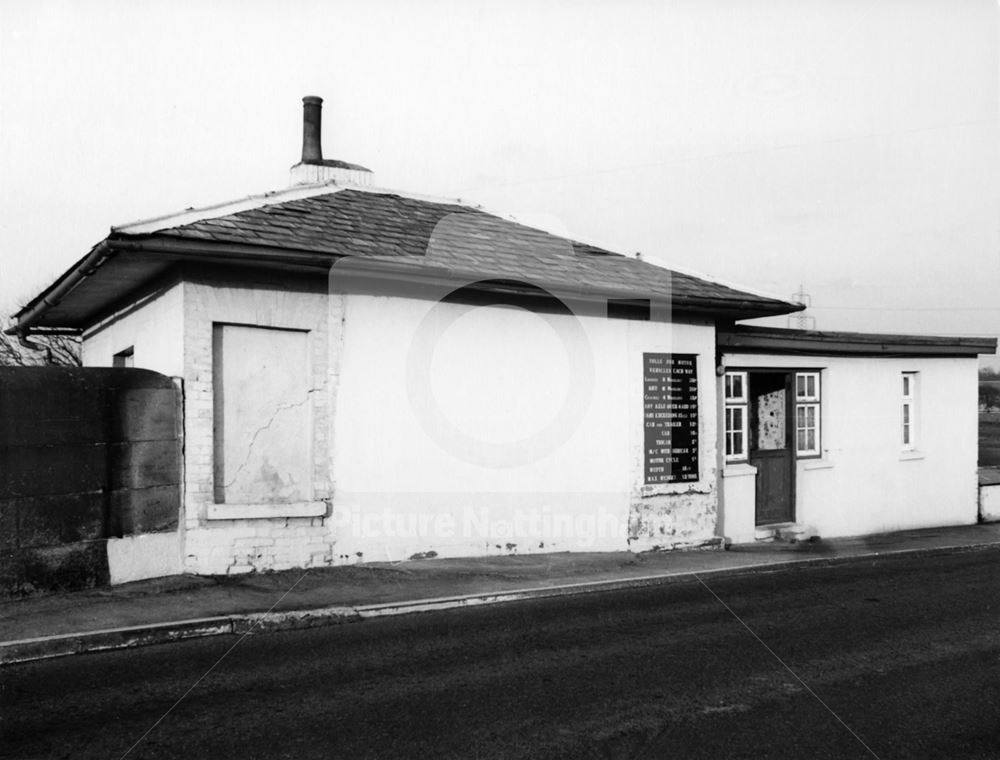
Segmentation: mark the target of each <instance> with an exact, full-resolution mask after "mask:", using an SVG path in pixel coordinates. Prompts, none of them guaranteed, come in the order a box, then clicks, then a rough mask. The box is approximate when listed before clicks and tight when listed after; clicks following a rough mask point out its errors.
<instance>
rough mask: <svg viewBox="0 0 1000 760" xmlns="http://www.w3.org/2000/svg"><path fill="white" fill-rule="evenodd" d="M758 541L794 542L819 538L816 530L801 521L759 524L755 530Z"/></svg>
mask: <svg viewBox="0 0 1000 760" xmlns="http://www.w3.org/2000/svg"><path fill="white" fill-rule="evenodd" d="M754 534H755V536H754V537H755V538H756V539H757V540H758V541H785V542H787V543H790V544H794V543H795V542H797V541H810V540H815V539H817V538H819V536H817V535H815V531H813V530H812V529H810V528H809V527H808V526H807V525H803V524H801V523H773V524H771V525H758V526H757V528H756V530H755V531H754Z"/></svg>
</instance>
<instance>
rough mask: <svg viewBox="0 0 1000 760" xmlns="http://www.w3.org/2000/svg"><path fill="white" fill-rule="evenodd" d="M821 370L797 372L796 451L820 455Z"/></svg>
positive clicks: (802, 453) (806, 455) (798, 453)
mask: <svg viewBox="0 0 1000 760" xmlns="http://www.w3.org/2000/svg"><path fill="white" fill-rule="evenodd" d="M819 405H820V386H819V372H796V373H795V453H796V454H797V455H798V456H802V457H809V456H819V455H820V454H821V453H822V452H821V449H820V437H819V419H820V415H819V409H820V406H819Z"/></svg>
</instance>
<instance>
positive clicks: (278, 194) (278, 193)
mask: <svg viewBox="0 0 1000 760" xmlns="http://www.w3.org/2000/svg"><path fill="white" fill-rule="evenodd" d="M342 190H356V191H358V192H363V193H371V194H373V195H398V196H399V197H401V198H408V199H410V200H415V201H423V202H425V203H436V204H441V205H450V206H465V207H466V208H469V209H471V210H474V211H481V212H484V213H490V212H488V211H485V210H484V209H483V208H482V206H477V205H473V204H470V203H468V202H464V201H462V199H461V198H443V197H435V196H431V195H425V194H420V193H410V192H407V191H406V190H397V189H395V188H386V187H368V186H364V187H363V186H360V185H354V184H351V183H344V182H338V181H336V180H328V181H327V182H316V183H311V184H302V185H294V186H292V187H287V188H284V189H282V190H269V191H267V192H264V193H257V194H255V195H247V196H244V197H242V198H236V199H234V200H229V201H221V202H219V203H213V204H209V205H207V206H199V207H194V206H190V207H188V208H186V209H184V210H183V211H175V212H173V213H170V214H161V215H159V216H153V217H149V218H147V219H138V220H136V221H133V222H128V223H126V224H120V225H112V227H111V232H112V233H119V234H125V235H143V234H149V233H153V232H159V231H161V230H166V229H170V228H172V227H180V226H182V225H185V224H192V223H194V222H200V221H203V220H205V219H215V218H217V217H220V216H229V215H230V214H238V213H240V212H241V211H251V210H254V209H258V208H264V207H265V206H273V205H277V204H279V203H285V202H288V201H297V200H304V199H306V198H315V197H317V196H320V195H332V194H333V193H338V192H341V191H342ZM493 216H497V214H493Z"/></svg>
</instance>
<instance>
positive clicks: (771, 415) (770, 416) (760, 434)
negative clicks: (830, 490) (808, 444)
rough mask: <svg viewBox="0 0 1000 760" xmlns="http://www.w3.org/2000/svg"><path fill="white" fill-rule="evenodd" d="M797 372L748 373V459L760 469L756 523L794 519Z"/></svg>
mask: <svg viewBox="0 0 1000 760" xmlns="http://www.w3.org/2000/svg"><path fill="white" fill-rule="evenodd" d="M794 380H795V373H793V372H784V371H756V372H749V373H748V377H747V385H748V391H749V393H748V395H749V418H750V419H749V423H750V429H749V435H748V436H747V437H748V439H749V440H748V443H749V452H748V453H749V457H748V459H749V462H750V464H751V465H753V466H754V467H756V468H757V487H756V509H755V518H756V519H755V522H756V524H757V525H770V524H773V523H784V522H794V521H795V427H794V425H795V397H794V391H795V386H794Z"/></svg>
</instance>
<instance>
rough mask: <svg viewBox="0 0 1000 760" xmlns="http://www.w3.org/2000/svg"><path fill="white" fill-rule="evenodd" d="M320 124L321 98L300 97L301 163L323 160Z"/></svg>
mask: <svg viewBox="0 0 1000 760" xmlns="http://www.w3.org/2000/svg"><path fill="white" fill-rule="evenodd" d="M322 126H323V98H321V97H319V96H318V95H306V96H305V97H304V98H302V163H304V164H309V163H317V162H320V161H322V160H323V143H322V140H321V136H322Z"/></svg>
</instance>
